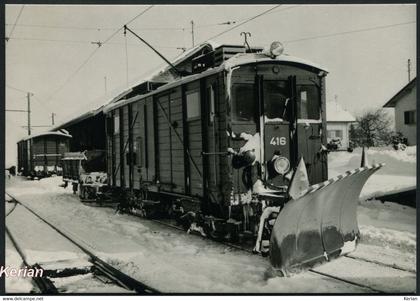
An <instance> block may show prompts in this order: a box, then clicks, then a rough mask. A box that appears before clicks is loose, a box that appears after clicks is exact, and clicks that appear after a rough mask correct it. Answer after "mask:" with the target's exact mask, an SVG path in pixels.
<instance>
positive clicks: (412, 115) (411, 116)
mask: <svg viewBox="0 0 420 301" xmlns="http://www.w3.org/2000/svg"><path fill="white" fill-rule="evenodd" d="M416 113H417V112H416V110H409V111H404V125H415V124H417V120H416Z"/></svg>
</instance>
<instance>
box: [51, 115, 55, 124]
mask: <svg viewBox="0 0 420 301" xmlns="http://www.w3.org/2000/svg"><path fill="white" fill-rule="evenodd" d="M55 115H56V114H55V113H51V123H52V125H54V116H55Z"/></svg>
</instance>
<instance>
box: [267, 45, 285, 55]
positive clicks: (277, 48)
mask: <svg viewBox="0 0 420 301" xmlns="http://www.w3.org/2000/svg"><path fill="white" fill-rule="evenodd" d="M283 51H284V46H283V44H282V43H280V42H278V41H274V42H273V43H271V45H270V56H271V57H272V58H275V57H276V56H279V55H281V54H282V53H283Z"/></svg>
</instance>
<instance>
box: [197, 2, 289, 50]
mask: <svg viewBox="0 0 420 301" xmlns="http://www.w3.org/2000/svg"><path fill="white" fill-rule="evenodd" d="M280 6H281V4H279V5H276V6H274V7H271V8H269V9H267V10H265V11H263V12H261V13H259V14H257V15H255V16H253V17H250V18H248V19H246V20H245V21H243V22H241V23H239V24H237V25H235V26H233V27H231V28H228V29H226V30H224V31H222V32H220V33H218V34H216V35H214V36H212V37H210V38H208V39H206V40H205V41H203V42H201V43H204V42H206V41H208V40H213V39H215V38H218V37H220V36H221V35H224V34H225V33H228V32H229V31H232V30H234V29H236V28H238V27H239V26H242V25H244V24H246V23H248V22H251V21H252V20H255V19H257V18H259V17H261V16H263V15H265V14H268V13H269V12H271V11H272V10H275V9H276V8H278V7H280Z"/></svg>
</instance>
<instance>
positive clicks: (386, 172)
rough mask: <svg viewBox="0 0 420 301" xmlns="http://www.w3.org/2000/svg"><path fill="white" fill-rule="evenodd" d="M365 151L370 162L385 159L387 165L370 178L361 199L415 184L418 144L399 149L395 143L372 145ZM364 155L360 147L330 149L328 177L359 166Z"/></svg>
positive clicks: (408, 187)
mask: <svg viewBox="0 0 420 301" xmlns="http://www.w3.org/2000/svg"><path fill="white" fill-rule="evenodd" d="M365 153H366V155H367V158H368V163H369V164H375V163H385V166H384V167H382V168H381V169H380V170H379V171H378V172H376V173H375V174H374V175H373V176H371V177H370V179H369V180H368V181H367V183H366V185H365V186H364V188H363V190H362V193H361V199H366V198H372V197H374V196H375V195H382V194H383V193H386V192H393V191H400V190H407V189H413V188H415V187H416V146H410V147H408V148H407V149H406V150H405V151H401V150H399V151H396V150H394V149H393V148H392V147H382V148H375V147H372V148H370V149H365ZM361 158H362V149H361V148H357V149H355V150H354V151H353V152H352V153H348V152H331V153H330V154H329V155H328V173H329V177H330V178H331V177H335V176H337V175H339V174H341V173H343V172H345V171H347V170H351V169H355V168H358V167H360V163H361Z"/></svg>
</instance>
